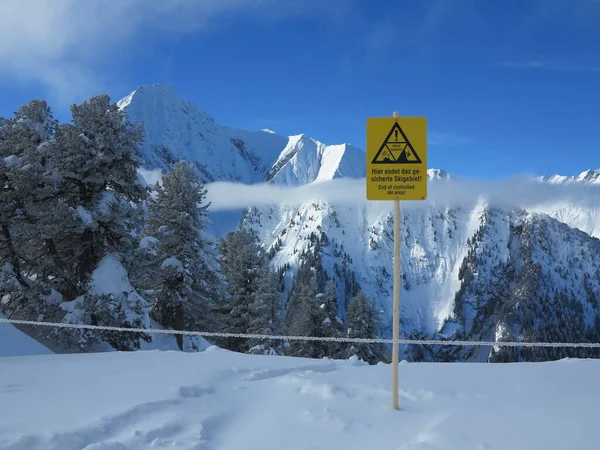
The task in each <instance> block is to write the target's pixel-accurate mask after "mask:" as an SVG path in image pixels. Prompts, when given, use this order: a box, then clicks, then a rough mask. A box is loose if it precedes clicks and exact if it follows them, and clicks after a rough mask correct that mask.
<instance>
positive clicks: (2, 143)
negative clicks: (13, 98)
mask: <svg viewBox="0 0 600 450" xmlns="http://www.w3.org/2000/svg"><path fill="white" fill-rule="evenodd" d="M56 125H57V122H56V121H55V120H54V118H53V116H52V112H51V110H50V108H49V107H48V105H47V104H46V102H44V101H42V100H33V101H31V102H30V103H28V104H27V105H24V106H21V107H20V108H19V110H18V111H17V112H15V114H14V117H13V118H11V119H2V118H0V184H1V185H2V186H3V189H2V190H0V267H2V272H3V276H2V283H1V285H0V295H1V296H2V297H4V301H3V302H2V307H3V309H4V311H5V312H7V313H9V314H10V313H13V312H15V311H16V309H17V308H18V307H21V306H25V305H27V306H29V307H32V306H33V307H37V306H38V305H36V304H35V302H36V300H37V299H38V296H39V295H40V294H44V293H45V294H48V283H47V281H48V280H47V277H46V276H45V273H44V270H43V265H42V263H41V262H42V261H43V259H44V257H45V256H44V253H43V252H40V248H41V247H42V245H41V241H40V238H41V236H40V231H42V230H43V227H42V224H41V223H40V220H39V217H38V216H39V215H40V212H41V211H42V210H45V211H48V210H49V209H50V208H49V205H48V203H47V202H44V201H45V200H47V198H48V197H49V196H52V195H54V194H53V191H54V189H53V188H54V187H55V183H54V179H53V178H52V177H51V176H49V175H48V173H47V172H48V171H47V168H48V167H47V166H48V165H47V147H48V145H49V143H50V140H51V139H52V137H53V134H54V130H55V128H56ZM27 274H32V275H33V274H35V275H36V276H35V277H29V276H28V275H27Z"/></svg>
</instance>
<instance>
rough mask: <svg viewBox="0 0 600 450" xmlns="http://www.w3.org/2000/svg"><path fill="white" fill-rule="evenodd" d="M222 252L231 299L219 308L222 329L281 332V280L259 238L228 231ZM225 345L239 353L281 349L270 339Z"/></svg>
mask: <svg viewBox="0 0 600 450" xmlns="http://www.w3.org/2000/svg"><path fill="white" fill-rule="evenodd" d="M220 252H221V260H220V263H221V267H222V271H223V275H224V276H225V280H226V283H227V298H226V300H225V301H224V302H223V303H222V304H220V305H219V306H218V308H217V310H218V314H219V320H220V329H221V330H223V331H224V332H227V333H250V334H264V335H273V334H277V333H278V332H279V326H280V325H279V322H280V321H279V309H280V307H279V292H278V289H277V287H278V280H277V277H276V275H275V273H274V272H273V271H272V270H271V269H270V267H269V263H268V260H267V257H266V255H265V253H264V251H263V250H262V249H261V248H260V246H259V245H258V243H257V241H256V238H255V237H254V236H253V235H252V234H251V233H249V232H248V231H247V230H245V229H243V228H242V229H240V230H237V231H235V232H231V233H228V234H227V236H226V237H225V239H224V240H223V241H222V242H221V245H220ZM221 345H223V346H224V347H225V348H228V349H230V350H234V351H239V352H249V351H250V352H252V353H279V352H280V346H279V344H278V343H276V342H273V341H270V340H268V339H252V340H246V339H238V338H228V339H224V340H222V344H221Z"/></svg>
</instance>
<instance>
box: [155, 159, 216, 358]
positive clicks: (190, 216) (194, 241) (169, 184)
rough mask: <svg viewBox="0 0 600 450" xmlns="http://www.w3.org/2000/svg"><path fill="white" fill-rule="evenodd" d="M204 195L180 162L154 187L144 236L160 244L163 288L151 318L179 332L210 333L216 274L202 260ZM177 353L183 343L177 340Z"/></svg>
mask: <svg viewBox="0 0 600 450" xmlns="http://www.w3.org/2000/svg"><path fill="white" fill-rule="evenodd" d="M205 198H206V190H205V189H204V185H203V184H202V183H201V182H200V180H199V178H198V177H197V176H196V174H195V173H194V170H193V168H192V167H191V166H190V165H189V164H187V163H186V162H184V161H182V162H179V163H178V164H176V165H175V166H174V167H173V168H172V170H171V171H170V172H168V173H166V174H165V175H164V177H163V180H162V185H160V184H158V183H157V185H156V199H155V200H154V201H150V202H149V219H148V227H147V229H146V230H145V233H144V234H146V235H148V236H153V237H154V238H156V239H158V243H156V248H157V261H158V264H160V267H159V283H158V285H157V287H156V288H155V289H154V295H153V307H152V315H153V316H154V318H155V319H156V320H157V322H158V323H160V324H161V325H162V326H164V327H167V328H172V329H175V330H184V329H185V330H201V329H205V328H206V327H208V325H209V322H210V318H209V314H210V308H211V305H212V302H213V301H214V300H215V299H214V293H215V292H216V290H217V287H216V283H217V282H218V280H217V278H216V275H215V273H214V272H213V271H212V270H211V269H210V267H209V264H208V262H207V261H206V260H205V259H204V254H203V250H204V247H205V246H206V245H208V244H207V243H206V242H205V241H204V240H203V239H202V236H201V232H202V230H203V229H204V227H205V219H206V211H207V209H208V207H209V206H210V204H208V203H206V202H205ZM177 343H178V345H179V348H180V349H182V350H183V348H184V346H183V339H182V337H181V335H177Z"/></svg>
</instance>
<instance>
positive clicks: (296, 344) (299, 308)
mask: <svg viewBox="0 0 600 450" xmlns="http://www.w3.org/2000/svg"><path fill="white" fill-rule="evenodd" d="M303 266H304V270H302V269H303V267H302V266H301V269H300V270H299V274H298V276H299V279H303V280H304V279H306V281H303V282H302V283H298V282H296V284H295V288H294V289H293V290H292V292H290V296H289V298H288V305H289V307H290V308H291V309H288V316H287V317H286V321H287V326H286V334H288V335H291V336H308V337H323V320H324V315H323V311H322V309H321V308H320V306H321V305H322V301H321V298H320V297H322V295H321V296H318V292H317V279H316V276H314V274H312V270H311V269H310V268H306V266H305V265H304V264H303ZM302 272H303V273H304V275H302ZM307 273H311V274H312V276H310V277H308V278H307V275H306V274H307ZM326 352H327V346H326V345H325V343H324V342H321V341H300V340H299V341H295V340H294V341H292V342H290V345H289V348H288V351H287V354H288V355H290V356H298V357H303V358H323V357H324V356H328V355H327V354H326Z"/></svg>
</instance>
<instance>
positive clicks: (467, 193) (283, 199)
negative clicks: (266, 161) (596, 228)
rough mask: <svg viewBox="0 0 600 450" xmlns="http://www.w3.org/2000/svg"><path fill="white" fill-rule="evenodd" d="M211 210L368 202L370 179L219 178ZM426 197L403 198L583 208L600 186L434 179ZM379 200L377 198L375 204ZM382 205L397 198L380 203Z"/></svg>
mask: <svg viewBox="0 0 600 450" xmlns="http://www.w3.org/2000/svg"><path fill="white" fill-rule="evenodd" d="M206 187H207V191H208V194H207V199H208V200H209V201H210V202H212V205H211V207H210V209H211V211H219V210H229V209H232V210H233V209H239V208H244V207H250V206H265V205H269V204H286V205H293V206H299V205H301V204H304V203H310V202H312V201H326V202H332V203H336V204H340V205H343V204H346V205H355V206H356V205H361V204H363V205H364V204H366V203H367V200H366V194H365V179H364V178H363V179H358V180H357V179H336V180H333V181H327V182H323V183H316V184H309V185H304V186H300V187H284V186H277V185H273V184H266V183H265V184H255V185H245V184H239V183H230V182H215V183H211V184H208V185H207V186H206ZM428 190H429V193H428V198H427V200H425V201H407V202H403V206H402V208H409V209H410V208H421V207H429V206H432V205H444V206H446V205H451V206H454V207H460V206H464V207H470V206H473V205H474V204H476V203H477V202H480V201H487V202H489V204H490V205H492V206H496V207H502V208H524V209H527V208H533V207H540V206H543V205H545V204H557V203H559V202H568V203H570V204H573V205H579V206H582V207H594V206H596V205H598V204H600V187H599V186H590V185H583V184H581V185H580V184H569V185H556V184H547V183H540V182H534V181H531V177H529V176H527V177H525V176H524V177H516V178H511V179H506V180H501V181H464V180H453V181H435V182H430V183H429V187H428ZM372 203H374V202H372ZM377 203H379V204H381V205H382V206H385V205H390V204H391V202H377Z"/></svg>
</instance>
